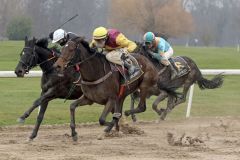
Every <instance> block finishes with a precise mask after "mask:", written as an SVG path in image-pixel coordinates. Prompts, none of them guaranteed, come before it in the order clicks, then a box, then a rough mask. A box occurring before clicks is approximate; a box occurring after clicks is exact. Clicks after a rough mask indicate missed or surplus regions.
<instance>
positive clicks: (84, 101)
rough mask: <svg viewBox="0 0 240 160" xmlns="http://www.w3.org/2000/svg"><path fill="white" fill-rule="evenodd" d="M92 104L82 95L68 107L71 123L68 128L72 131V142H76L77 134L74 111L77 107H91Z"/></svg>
mask: <svg viewBox="0 0 240 160" xmlns="http://www.w3.org/2000/svg"><path fill="white" fill-rule="evenodd" d="M92 103H93V102H92V101H91V100H89V99H88V98H87V97H85V96H84V95H83V96H81V97H80V98H79V99H77V100H75V101H74V102H73V103H71V105H70V113H71V123H70V128H71V130H72V138H73V140H74V141H77V138H78V137H77V132H76V130H75V129H76V124H75V110H76V108H77V107H78V106H84V105H91V104H92Z"/></svg>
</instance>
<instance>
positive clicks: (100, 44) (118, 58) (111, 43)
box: [90, 27, 140, 78]
mask: <svg viewBox="0 0 240 160" xmlns="http://www.w3.org/2000/svg"><path fill="white" fill-rule="evenodd" d="M90 47H93V48H94V47H95V48H98V49H99V48H100V50H101V51H103V50H104V51H105V52H102V53H104V54H105V55H106V59H107V60H108V61H109V62H112V63H115V64H118V65H124V66H125V67H126V68H127V69H128V72H129V75H130V78H131V77H134V76H135V75H137V74H138V73H139V71H140V69H139V68H137V67H135V66H134V65H132V64H131V63H129V62H128V61H127V60H126V59H128V56H127V55H128V53H131V52H133V51H134V50H135V49H136V47H137V45H136V43H134V42H133V41H130V40H128V39H127V38H126V37H125V36H124V35H123V34H122V33H121V32H119V31H118V30H116V29H106V28H104V27H98V28H96V29H95V30H94V31H93V40H92V42H91V44H90ZM124 57H125V58H124Z"/></svg>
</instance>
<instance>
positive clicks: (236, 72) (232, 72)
mask: <svg viewBox="0 0 240 160" xmlns="http://www.w3.org/2000/svg"><path fill="white" fill-rule="evenodd" d="M201 72H202V74H203V75H217V74H220V73H221V74H223V75H240V69H202V70H201ZM41 76H42V71H30V72H29V74H27V75H25V77H41ZM4 77H5V78H11V77H17V76H16V75H15V73H14V71H0V78H4ZM193 91H194V84H193V85H192V86H191V87H190V92H189V97H188V104H187V112H186V118H188V117H190V113H191V108H192V100H193Z"/></svg>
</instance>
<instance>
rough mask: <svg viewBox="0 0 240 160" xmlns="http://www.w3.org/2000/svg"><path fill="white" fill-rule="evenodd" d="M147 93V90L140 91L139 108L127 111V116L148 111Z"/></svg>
mask: <svg viewBox="0 0 240 160" xmlns="http://www.w3.org/2000/svg"><path fill="white" fill-rule="evenodd" d="M146 93H147V89H146V88H144V89H140V101H139V104H138V107H137V108H136V109H133V110H127V111H125V115H126V116H129V115H131V114H135V113H141V112H145V111H146V95H147V94H146Z"/></svg>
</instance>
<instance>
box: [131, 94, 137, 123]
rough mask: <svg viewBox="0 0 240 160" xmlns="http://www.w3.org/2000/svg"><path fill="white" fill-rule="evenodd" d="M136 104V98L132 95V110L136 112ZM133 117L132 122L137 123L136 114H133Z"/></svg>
mask: <svg viewBox="0 0 240 160" xmlns="http://www.w3.org/2000/svg"><path fill="white" fill-rule="evenodd" d="M134 103H135V98H134V96H133V95H132V94H131V108H130V109H131V110H134ZM131 117H132V121H133V122H136V121H137V118H136V115H135V114H131Z"/></svg>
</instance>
